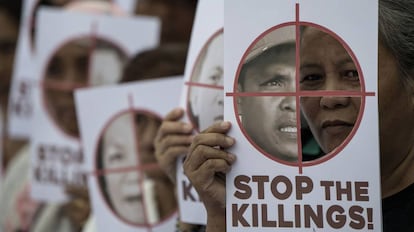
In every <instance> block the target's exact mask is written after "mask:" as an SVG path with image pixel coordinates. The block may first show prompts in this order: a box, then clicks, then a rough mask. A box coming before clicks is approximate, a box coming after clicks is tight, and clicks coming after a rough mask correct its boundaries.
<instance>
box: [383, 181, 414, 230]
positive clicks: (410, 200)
mask: <svg viewBox="0 0 414 232" xmlns="http://www.w3.org/2000/svg"><path fill="white" fill-rule="evenodd" d="M382 217H383V232H414V184H411V185H410V186H408V187H407V188H405V189H404V190H402V191H401V192H399V193H397V194H394V195H392V196H390V197H387V198H385V199H383V200H382Z"/></svg>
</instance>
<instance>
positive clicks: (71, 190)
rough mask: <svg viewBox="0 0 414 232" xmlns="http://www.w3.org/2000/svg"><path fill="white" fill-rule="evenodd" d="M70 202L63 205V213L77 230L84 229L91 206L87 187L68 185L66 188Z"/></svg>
mask: <svg viewBox="0 0 414 232" xmlns="http://www.w3.org/2000/svg"><path fill="white" fill-rule="evenodd" d="M65 192H66V194H67V195H68V196H69V197H70V200H69V201H68V202H67V203H66V204H64V205H63V211H64V212H65V214H66V215H67V217H68V218H69V219H70V221H71V222H72V224H73V225H74V226H75V228H82V227H83V226H84V224H85V223H86V221H87V220H88V217H89V214H90V211H91V206H90V201H89V193H88V189H87V188H86V187H79V186H74V185H68V186H66V188H65Z"/></svg>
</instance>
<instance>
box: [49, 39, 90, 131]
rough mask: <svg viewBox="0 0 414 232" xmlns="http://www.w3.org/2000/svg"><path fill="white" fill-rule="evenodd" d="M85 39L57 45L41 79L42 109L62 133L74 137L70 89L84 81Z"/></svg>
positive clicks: (84, 84)
mask: <svg viewBox="0 0 414 232" xmlns="http://www.w3.org/2000/svg"><path fill="white" fill-rule="evenodd" d="M86 41H87V39H77V40H73V41H71V42H69V43H66V44H64V45H63V46H61V47H60V48H59V49H58V50H57V51H56V52H55V53H54V54H53V55H52V57H51V59H50V61H49V62H48V65H47V67H46V72H45V76H44V80H43V88H44V100H45V101H46V102H45V104H46V109H47V110H48V112H49V115H50V116H51V118H52V119H53V121H54V122H55V123H56V124H57V126H58V127H59V128H60V129H62V130H63V132H64V133H66V134H68V135H70V136H72V137H78V136H79V131H78V125H77V118H76V112H75V101H74V96H73V93H74V90H75V89H76V88H79V87H85V86H86V85H87V84H88V66H89V54H88V53H89V51H90V48H89V47H88V46H87V45H86V44H87V43H85V42H86Z"/></svg>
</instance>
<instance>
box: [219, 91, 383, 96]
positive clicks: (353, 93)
mask: <svg viewBox="0 0 414 232" xmlns="http://www.w3.org/2000/svg"><path fill="white" fill-rule="evenodd" d="M226 96H233V97H266V96H269V97H272V96H273V97H275V96H276V97H277V96H279V97H289V96H290V97H296V96H301V97H319V96H345V97H349V96H356V97H360V96H361V97H362V96H375V92H356V91H299V92H235V93H234V92H233V93H232V92H230V93H226Z"/></svg>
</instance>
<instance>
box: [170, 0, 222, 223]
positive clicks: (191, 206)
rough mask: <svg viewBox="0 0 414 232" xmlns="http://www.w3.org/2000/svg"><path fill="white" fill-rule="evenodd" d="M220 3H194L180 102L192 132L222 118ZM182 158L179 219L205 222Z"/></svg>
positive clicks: (204, 216) (178, 170)
mask: <svg viewBox="0 0 414 232" xmlns="http://www.w3.org/2000/svg"><path fill="white" fill-rule="evenodd" d="M223 7H224V4H223V1H220V0H213V1H212V0H200V1H199V2H198V6H197V12H196V17H195V20H194V25H193V31H192V36H191V42H190V50H189V53H188V58H187V65H186V70H185V74H184V76H185V80H186V81H185V85H184V87H183V92H182V95H181V104H180V105H181V107H182V108H183V109H186V115H185V118H184V120H185V121H186V122H189V123H191V124H192V125H193V127H194V133H198V132H200V131H202V130H204V129H206V128H207V127H208V126H209V125H210V124H212V123H213V122H215V121H219V120H223V63H224V61H223V59H224V50H223V49H224V48H223V45H224V41H223ZM212 12H214V15H215V16H214V17H211V14H212ZM183 158H184V157H182V158H179V159H178V160H177V191H178V194H177V195H178V199H179V204H180V207H179V208H180V219H181V220H182V221H184V222H187V223H193V224H205V223H206V211H205V208H204V205H203V203H202V202H201V199H200V198H199V196H198V194H197V192H196V190H195V189H194V187H193V186H192V184H191V182H190V181H189V180H188V178H187V177H186V176H185V175H184V171H183V166H182V163H183Z"/></svg>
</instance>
